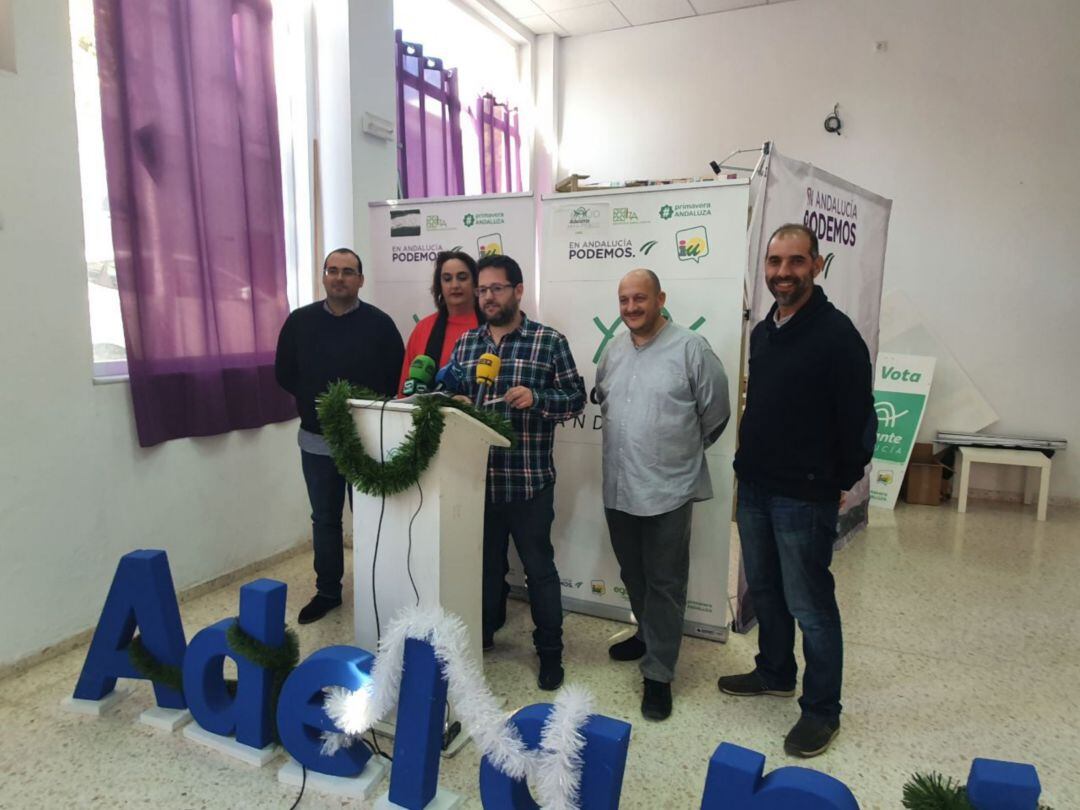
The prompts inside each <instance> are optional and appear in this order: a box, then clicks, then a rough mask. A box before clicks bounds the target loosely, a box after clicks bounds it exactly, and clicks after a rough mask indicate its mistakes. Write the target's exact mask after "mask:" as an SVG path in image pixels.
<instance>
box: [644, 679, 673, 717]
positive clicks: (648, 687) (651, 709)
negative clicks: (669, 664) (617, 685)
mask: <svg viewBox="0 0 1080 810" xmlns="http://www.w3.org/2000/svg"><path fill="white" fill-rule="evenodd" d="M641 714H642V715H643V716H645V717H647V718H648V719H649V720H667V719H668V718H669V717H670V716H671V684H670V683H664V682H663V681H653V680H650V679H649V678H646V679H645V689H644V691H643V694H642V696H641Z"/></svg>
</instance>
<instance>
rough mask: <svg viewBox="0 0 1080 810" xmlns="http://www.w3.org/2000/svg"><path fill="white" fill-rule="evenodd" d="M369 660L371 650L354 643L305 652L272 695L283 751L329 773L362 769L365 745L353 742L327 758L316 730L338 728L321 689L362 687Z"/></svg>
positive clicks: (367, 756)
mask: <svg viewBox="0 0 1080 810" xmlns="http://www.w3.org/2000/svg"><path fill="white" fill-rule="evenodd" d="M374 664H375V658H374V657H373V656H372V655H371V653H369V652H367V651H366V650H361V649H360V648H359V647H348V646H345V645H341V646H337V647H324V648H323V649H321V650H316V651H315V652H313V653H312V654H311V655H310V656H308V658H307V660H306V661H304V663H302V664H301V665H300V666H298V667H297V668H296V669H294V670H293V671H292V673H291V674H290V675H289V677H288V678H287V679H286V680H285V685H284V686H282V687H281V697H280V698H279V699H278V707H277V727H278V734H279V735H280V736H281V744H282V745H284V746H285V750H286V751H288V752H289V753H290V754H292V756H293V759H295V760H296V761H297V762H299V763H300V764H301V765H303V766H304V767H305V768H307V769H308V770H310V771H317V772H319V773H327V774H330V775H331V776H356V775H357V774H359V773H360V772H361V771H362V770H364V766H365V765H367V761H368V760H369V759H370V758H371V751H369V750H368V747H367V746H366V745H363V744H360V743H357V744H355V745H351V746H349V747H348V748H342V749H340V750H339V751H338V752H337V753H336V754H334V755H333V756H331V757H327V756H323V753H322V733H323V732H324V731H338V730H339V729H338V728H337V726H335V725H334V721H333V720H331V719H330V718H329V717H327V716H326V711H325V710H324V708H323V689H325V688H326V687H328V686H342V687H344V688H345V689H348V690H349V691H350V692H355V691H357V690H358V689H362V688H363V687H364V686H366V685H367V684H368V683H369V682H370V680H371V668H372V666H373V665H374Z"/></svg>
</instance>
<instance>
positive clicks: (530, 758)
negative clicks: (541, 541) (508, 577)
mask: <svg viewBox="0 0 1080 810" xmlns="http://www.w3.org/2000/svg"><path fill="white" fill-rule="evenodd" d="M408 638H415V639H420V640H423V641H427V642H428V643H429V644H431V646H432V648H433V650H434V652H435V658H436V660H437V661H438V662H439V667H440V669H441V670H442V674H443V677H444V678H445V679H446V683H447V693H448V697H449V701H450V703H451V704H452V705H453V706H454V707H455V709H456V711H457V714H458V716H459V717H460V718H461V724H462V726H463V727H464V730H465V733H466V734H468V735H469V736H470V737H472V739H473V742H474V743H475V744H476V746H477V748H478V749H479V751H480V754H481V756H483V757H484V758H486V759H487V761H488V762H490V763H491V765H492V766H493V767H494V768H495V769H497V770H498V771H499V772H500V773H504V774H506V775H507V776H509V777H510V778H512V779H527V780H528V782H529V784H530V785H532V786H533V787H534V788H535V790H536V792H537V794H538V798H539V804H540V806H541V807H543V808H545V810H573V808H577V807H578V806H579V800H580V795H579V790H580V786H581V768H582V752H583V750H584V748H585V737H584V735H583V733H582V727H583V726H584V725H585V723H586V721H587V720H588V718H589V715H590V714H591V713H592V705H593V700H592V696H591V695H590V694H589V693H588V692H587V691H585V690H584V689H582V688H580V687H576V686H564V687H563V688H562V690H561V691H560V692H559V694H558V695H557V696H556V698H555V701H554V706H553V708H552V711H551V714H549V715H548V718H547V721H546V722H545V723H544V727H543V729H542V730H541V733H540V747H539V748H538V749H534V750H530V749H528V748H527V747H526V746H525V743H524V741H523V740H522V738H521V735H520V734H519V733H518V730H517V728H516V726H514V725H513V724H512V723H511V722H509V719H508V717H507V715H506V713H505V712H504V711H503V709H502V706H501V705H500V704H499V702H498V700H496V698H495V697H494V695H492V694H491V690H490V689H489V688H488V686H487V682H486V681H485V680H484V676H483V673H482V672H481V671H480V667H479V665H478V664H477V662H476V660H475V659H474V658H473V656H472V655H470V653H469V633H468V630H467V629H466V627H465V625H464V624H463V623H462V621H461V619H459V618H458V617H456V616H453V615H451V614H447V613H446V612H445V611H444V610H443V609H442V608H408V609H405V610H402V611H401V612H400V613H399V614H398V615H397V616H396V617H395V618H394V620H393V621H392V622H391V623H390V626H389V627H388V628H387V630H386V632H385V633H384V634H383V636H382V639H381V640H380V641H379V654H378V656H377V657H376V659H375V666H374V668H373V669H372V671H371V680H370V681H369V682H368V684H367V685H366V686H365V687H363V688H362V689H359V690H357V691H355V692H350V691H349V690H347V689H344V688H343V687H328V688H327V689H324V690H323V691H324V692H325V693H326V699H325V701H324V704H323V710H324V711H325V712H326V715H327V716H328V717H329V718H330V719H331V720H332V721H333V723H334V725H335V726H336V727H337V728H338V729H339V731H336V732H327V731H324V732H323V734H322V737H323V749H322V750H323V754H326V755H328V756H331V755H333V754H334V753H335V752H336V751H338V750H340V749H341V748H343V747H348V746H350V745H354V744H357V743H358V741H359V739H360V737H361V735H363V734H364V733H365V732H367V731H368V730H369V729H370V728H371V727H372V726H373V725H374V723H375V722H376V721H377V720H379V719H381V718H383V717H386V716H387V715H388V714H389V713H390V711H391V710H392V709H393V707H394V706H395V705H396V703H397V700H398V693H399V690H400V688H401V679H402V666H403V661H404V653H405V640H406V639H408Z"/></svg>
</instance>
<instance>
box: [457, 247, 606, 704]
mask: <svg viewBox="0 0 1080 810" xmlns="http://www.w3.org/2000/svg"><path fill="white" fill-rule="evenodd" d="M478 268H479V271H480V279H479V284H478V285H477V288H476V294H477V296H478V297H479V298H480V308H481V309H482V310H483V312H484V317H485V318H486V319H487V322H486V323H484V324H482V325H480V326H479V327H477V328H476V329H470V330H469V331H468V332H466V333H465V334H463V335H462V336H461V337H460V338H459V339H458V342H457V344H456V345H455V346H454V351H453V355H452V356H451V360H450V362H451V363H454V362H457V363H458V364H460V365H461V366H462V367H463V368H464V370H465V390H463V391H462V392H461V393H463V394H468V396H469V400H470V401H472V399H473V396H474V395H475V392H476V390H477V383H476V365H477V361H478V360H479V358H480V355H482V354H485V353H490V354H495V355H498V357H499V358H500V360H501V361H502V365H501V366H500V369H499V376H498V378H497V379H496V381H495V383H494V385H493V386H492V388H491V391H490V395H489V397H490V398H492V399H494V398H498V397H500V396H501V397H503V398H504V399H503V402H502V403H499V404H496V405H492V406H491V407H493V408H499V409H501V410H502V411H503V414H504V415H505V416H506V417H507V418H508V419H509V420H510V422H511V423H512V424H513V426H514V431H515V432H516V433H517V437H518V441H517V444H516V445H515V447H514V448H513V449H511V450H507V449H503V448H499V447H493V448H492V449H491V454H490V455H489V456H488V473H487V499H486V503H485V507H484V572H483V597H482V599H483V615H484V618H483V643H484V649H485V650H488V649H491V647H492V646H493V644H494V641H493V637H494V635H495V631H497V630H498V629H499V628H500V627H502V625H503V623H504V622H505V621H506V596H507V594H508V593H509V591H510V589H509V587H508V586H507V584H506V573H507V564H506V550H507V544H508V542H509V538H510V537H511V536H513V538H514V545H515V546H516V547H517V550H518V556H520V557H521V562H522V564H523V565H524V566H525V580H526V585H527V586H528V589H529V607H530V609H531V611H532V619H533V624H534V625H536V630H535V631H534V632H533V643H534V644H535V645H536V651H537V654H538V655H539V656H540V675H539V677H538V679H537V684H538V685H539V687H540V688H541V689H547V690H552V689H558V688H559V686H560V685H561V684H562V681H563V668H562V647H563V645H562V590H561V585H560V582H559V572H558V571H557V570H556V569H555V550H554V549H553V548H552V545H551V522H552V520H553V519H554V517H555V512H554V507H553V504H554V491H555V464H554V461H553V459H552V447H553V445H554V442H555V425H557V424H558V423H559V422H564V421H566V420H567V419H570V418H572V417H574V416H577V415H578V414H580V413H581V412H582V410H584V408H585V382H584V380H582V378H581V375H580V374H578V371H577V366H575V365H574V357H573V355H571V353H570V346H569V344H568V343H567V342H566V338H565V337H563V336H562V335H561V334H560V333H559V332H556V331H555V330H554V329H552V328H550V327H547V326H544V325H543V324H540V323H537V322H536V321H532V320H529V319H528V318H527V317H525V314H524V313H523V312H522V311H521V296H522V295H523V293H524V291H525V287H524V284H523V283H522V276H521V268H520V267H519V266H518V263H517V262H516V261H514V260H513V259H511V258H510V257H509V256H500V255H495V256H485V257H484V258H482V259H481V260H480V262H479V265H478Z"/></svg>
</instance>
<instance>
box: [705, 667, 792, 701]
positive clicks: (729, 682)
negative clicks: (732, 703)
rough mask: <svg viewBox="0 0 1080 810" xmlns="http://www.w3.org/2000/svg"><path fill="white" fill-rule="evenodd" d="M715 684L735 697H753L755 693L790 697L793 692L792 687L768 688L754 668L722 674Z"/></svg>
mask: <svg viewBox="0 0 1080 810" xmlns="http://www.w3.org/2000/svg"><path fill="white" fill-rule="evenodd" d="M716 686H717V687H718V688H719V689H720V691H721V692H726V693H727V694H729V695H735V696H737V697H754V696H755V695H773V696H774V697H791V696H792V695H794V694H795V690H794V689H770V688H769V687H767V686H766V685H765V682H764V681H763V680H761V676H760V675H758V672H757V670H756V669H755V670H754V671H753V672H747V673H746V674H745V675H724V676H722V677H721V678H720V680H718V681H717V682H716Z"/></svg>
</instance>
